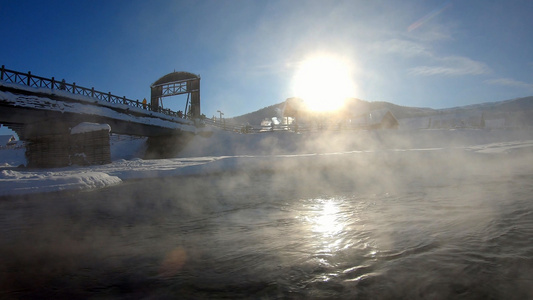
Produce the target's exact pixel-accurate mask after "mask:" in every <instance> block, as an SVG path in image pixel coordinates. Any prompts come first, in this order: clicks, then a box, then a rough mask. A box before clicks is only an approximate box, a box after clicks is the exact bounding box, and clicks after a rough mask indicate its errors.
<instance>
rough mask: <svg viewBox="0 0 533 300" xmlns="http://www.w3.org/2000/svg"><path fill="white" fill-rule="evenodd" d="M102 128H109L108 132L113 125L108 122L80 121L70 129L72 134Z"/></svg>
mask: <svg viewBox="0 0 533 300" xmlns="http://www.w3.org/2000/svg"><path fill="white" fill-rule="evenodd" d="M100 130H107V132H111V126H109V125H108V124H98V123H91V122H83V123H80V124H78V125H76V126H74V127H73V128H72V129H71V130H70V134H79V133H87V132H93V131H100Z"/></svg>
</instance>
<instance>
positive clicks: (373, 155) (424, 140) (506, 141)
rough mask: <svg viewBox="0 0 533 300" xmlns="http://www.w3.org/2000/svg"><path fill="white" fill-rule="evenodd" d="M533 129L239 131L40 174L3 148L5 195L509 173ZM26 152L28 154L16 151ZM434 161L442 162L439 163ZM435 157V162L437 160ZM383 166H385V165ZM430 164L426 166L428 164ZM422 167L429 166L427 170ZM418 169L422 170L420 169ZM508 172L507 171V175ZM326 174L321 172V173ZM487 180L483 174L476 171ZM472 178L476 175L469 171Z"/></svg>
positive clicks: (525, 161) (125, 144) (120, 144)
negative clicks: (463, 171)
mask: <svg viewBox="0 0 533 300" xmlns="http://www.w3.org/2000/svg"><path fill="white" fill-rule="evenodd" d="M531 135H532V133H529V132H527V131H526V132H516V131H513V132H491V131H480V130H466V131H418V132H410V133H408V132H370V131H369V132H358V135H356V136H354V133H351V135H347V134H342V133H339V134H333V135H324V134H320V133H313V134H310V135H304V134H293V133H265V134H234V133H228V132H217V133H216V134H215V135H213V137H211V138H204V137H201V136H196V137H195V138H194V139H193V140H192V141H191V142H190V144H189V145H188V146H187V147H186V149H185V150H184V151H183V152H182V153H181V155H180V156H181V157H179V158H172V159H157V160H143V159H139V158H135V157H139V156H142V152H143V149H144V148H143V147H145V145H144V141H145V139H138V138H137V139H134V138H129V139H128V138H125V139H123V140H116V139H114V140H112V150H111V151H112V158H113V162H112V163H111V164H107V165H99V166H90V167H77V166H72V167H67V168H60V169H46V170H42V169H39V170H32V169H25V168H17V166H18V165H19V164H24V163H25V161H24V160H22V159H21V157H20V156H18V158H19V159H21V161H17V160H16V159H14V157H17V156H16V155H13V152H14V151H15V150H12V151H7V150H0V162H1V163H3V168H0V196H7V195H20V194H28V193H44V192H53V191H64V190H90V189H96V188H102V187H106V186H111V185H116V184H120V183H121V182H122V181H125V180H131V179H143V178H158V177H170V176H190V175H210V174H219V173H225V172H285V171H294V170H296V171H297V172H300V173H299V174H301V176H305V174H306V173H316V174H319V172H320V170H323V169H324V168H346V172H351V173H353V172H360V169H361V168H367V169H368V168H376V169H377V170H375V171H367V172H366V173H362V174H363V175H364V176H367V175H368V176H381V175H380V174H381V172H388V170H386V169H387V168H401V169H398V170H401V172H405V171H411V172H415V171H416V172H422V173H423V172H433V170H434V169H435V168H441V169H442V170H444V171H442V172H444V174H445V169H446V168H447V167H448V166H447V165H450V164H454V165H455V166H462V164H464V165H467V164H469V163H470V160H471V159H472V155H474V156H475V157H486V158H487V157H488V158H489V159H490V158H491V157H492V158H493V159H494V160H500V159H501V158H512V159H514V164H507V166H508V167H509V168H515V169H519V168H525V169H524V172H529V171H530V170H529V169H527V167H528V166H530V165H533V164H531V162H533V160H532V157H533V137H532V136H531ZM16 151H18V153H22V157H23V153H24V152H23V151H24V149H18V150H16ZM432 157H437V158H438V159H434V158H432ZM432 159H433V160H432ZM378 165H379V166H378ZM422 165H423V166H422ZM420 166H422V167H420ZM415 169H416V170H415ZM503 171H504V170H502V172H503ZM317 172H318V173H317ZM476 172H477V173H479V174H481V175H483V169H482V168H480V169H479V170H476ZM469 174H470V173H469Z"/></svg>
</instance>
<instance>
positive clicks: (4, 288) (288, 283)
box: [0, 150, 533, 299]
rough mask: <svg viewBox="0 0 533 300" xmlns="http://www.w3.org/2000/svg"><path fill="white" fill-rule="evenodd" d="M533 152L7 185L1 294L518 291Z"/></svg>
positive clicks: (527, 270) (399, 295) (391, 157)
mask: <svg viewBox="0 0 533 300" xmlns="http://www.w3.org/2000/svg"><path fill="white" fill-rule="evenodd" d="M532 157H533V155H532V153H531V151H529V152H528V151H526V152H517V153H512V154H498V155H484V154H473V153H465V152H464V151H463V150H461V151H455V152H454V151H410V152H409V151H407V152H401V151H388V152H386V153H381V154H375V153H374V154H370V153H352V154H344V155H338V156H336V157H335V158H331V159H329V160H328V161H327V162H324V161H322V162H320V163H311V162H310V163H308V164H307V165H305V166H302V165H300V166H290V165H289V166H285V167H280V169H279V171H272V170H269V171H264V172H261V171H255V172H231V173H220V174H213V175H210V176H182V177H173V178H158V179H150V180H135V181H129V182H126V183H124V184H122V185H119V186H114V187H109V188H105V189H102V190H97V191H92V192H63V193H53V194H45V195H29V196H17V197H8V198H4V199H2V200H1V201H0V232H1V237H0V261H1V264H0V298H6V299H34V298H53V299H58V298H84V299H87V298H90V299H95V298H97V299H101V298H121V299H177V298H179V299H205V298H209V299H240V298H244V299H527V298H530V299H531V298H533V288H532V283H533V244H532V243H531V240H532V239H533V201H532V200H533V199H532V198H533V196H532V195H533V167H532V166H531V162H532V161H533V160H532ZM310 161H313V160H310Z"/></svg>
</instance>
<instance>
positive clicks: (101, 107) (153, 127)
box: [0, 66, 210, 167]
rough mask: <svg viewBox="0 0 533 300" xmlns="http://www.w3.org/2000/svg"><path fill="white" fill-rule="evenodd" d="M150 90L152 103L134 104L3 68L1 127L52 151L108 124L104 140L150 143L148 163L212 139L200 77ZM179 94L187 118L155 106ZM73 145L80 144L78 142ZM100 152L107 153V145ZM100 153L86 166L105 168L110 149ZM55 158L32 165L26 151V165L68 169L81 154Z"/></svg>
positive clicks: (174, 79) (183, 77)
mask: <svg viewBox="0 0 533 300" xmlns="http://www.w3.org/2000/svg"><path fill="white" fill-rule="evenodd" d="M151 90H152V93H151V99H150V102H147V101H146V100H144V101H139V100H132V99H128V98H126V97H125V96H123V97H120V96H117V95H113V94H111V93H110V92H109V93H105V92H101V91H97V90H95V89H94V88H86V87H82V86H78V85H76V83H67V82H65V80H57V79H55V78H54V77H52V78H45V77H40V76H35V75H33V74H31V72H28V73H22V72H17V71H13V70H9V69H6V68H5V67H4V66H2V68H1V69H0V123H1V124H3V125H5V126H6V127H8V128H11V129H12V130H14V131H15V132H16V133H17V134H18V136H19V138H20V139H21V140H24V141H27V143H29V146H30V148H31V146H37V147H33V148H34V149H56V150H57V149H60V148H69V149H70V148H76V147H75V145H72V143H73V142H72V132H71V130H72V129H73V128H75V127H76V126H78V125H79V124H83V123H96V124H107V125H108V127H106V128H109V129H108V132H107V133H106V134H104V135H102V136H103V138H104V139H105V135H107V137H109V132H111V133H116V134H124V135H133V136H145V137H148V152H147V153H148V156H151V157H165V156H170V155H173V154H174V152H175V151H176V150H178V149H179V148H180V147H182V146H183V144H184V143H185V142H186V141H187V140H188V139H190V138H191V137H192V136H194V135H196V134H202V135H209V134H210V130H209V127H206V126H205V124H204V123H203V122H202V120H201V115H200V78H199V76H197V75H194V74H192V73H188V72H173V73H170V74H167V75H165V76H163V77H161V78H160V79H159V80H157V81H156V82H155V83H154V84H153V85H152V86H151ZM181 94H187V104H186V108H185V112H181V111H179V112H175V111H172V110H170V109H164V108H162V107H161V106H160V105H159V100H160V98H162V97H167V96H173V95H181ZM97 128H102V127H97ZM76 140H77V143H78V142H79V138H77V139H76ZM90 143H91V142H88V144H90ZM93 144H94V143H93ZM104 144H105V143H104ZM103 147H104V148H105V147H107V148H109V142H107V146H105V145H104V146H103ZM78 148H79V147H78ZM100 148H101V147H100ZM78 150H79V149H78ZM78 150H76V151H78ZM100 150H102V149H98V151H97V152H104V155H103V159H97V160H96V161H93V162H87V163H89V164H92V163H106V162H109V160H110V158H109V157H108V156H107V155H105V153H108V152H109V149H107V150H106V149H104V150H102V151H100ZM43 151H44V150H43ZM65 151H66V150H65ZM65 151H63V152H65ZM33 152H34V153H35V151H33ZM55 152H57V151H55ZM55 152H54V151H51V154H50V155H46V153H45V154H42V153H41V154H39V157H41V158H39V159H32V156H31V155H28V154H29V153H28V151H27V157H28V165H29V166H36V167H41V166H44V167H56V166H64V165H69V164H70V163H71V162H72V157H73V155H74V154H76V155H78V154H80V153H62V154H61V155H60V156H62V158H59V159H57V158H55V156H57V155H55V154H54V153H55ZM56 154H57V153H56ZM82 154H83V155H86V153H82ZM43 155H44V158H43ZM78 156H79V155H78ZM97 156H99V157H100V156H102V155H97Z"/></svg>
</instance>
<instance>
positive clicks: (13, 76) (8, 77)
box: [0, 65, 178, 117]
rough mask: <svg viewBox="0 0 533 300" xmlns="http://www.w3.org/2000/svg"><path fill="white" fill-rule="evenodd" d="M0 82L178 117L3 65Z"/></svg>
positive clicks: (171, 113) (139, 103) (123, 99)
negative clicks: (44, 89) (54, 91)
mask: <svg viewBox="0 0 533 300" xmlns="http://www.w3.org/2000/svg"><path fill="white" fill-rule="evenodd" d="M0 80H1V81H5V82H8V83H14V84H21V85H26V86H29V87H36V88H48V89H52V90H62V91H66V92H69V93H72V94H76V95H83V96H88V97H92V98H95V99H98V100H100V101H105V102H109V103H116V104H126V105H129V106H132V107H138V108H142V109H145V110H148V111H157V112H160V113H163V114H165V115H168V116H172V117H178V113H177V112H175V111H172V110H170V109H164V108H162V107H158V108H157V109H155V110H153V109H152V107H151V105H150V104H149V103H142V102H140V101H139V100H132V99H128V98H126V96H122V97H120V96H116V95H113V94H111V92H108V93H105V92H101V91H97V90H95V89H94V87H93V88H90V89H89V88H86V87H82V86H78V85H76V83H75V82H73V83H67V82H65V80H64V79H63V80H57V79H55V78H54V77H52V78H45V77H40V76H35V75H33V74H32V73H31V72H28V73H22V72H17V71H13V70H9V69H6V68H5V66H4V65H2V68H1V69H0Z"/></svg>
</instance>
